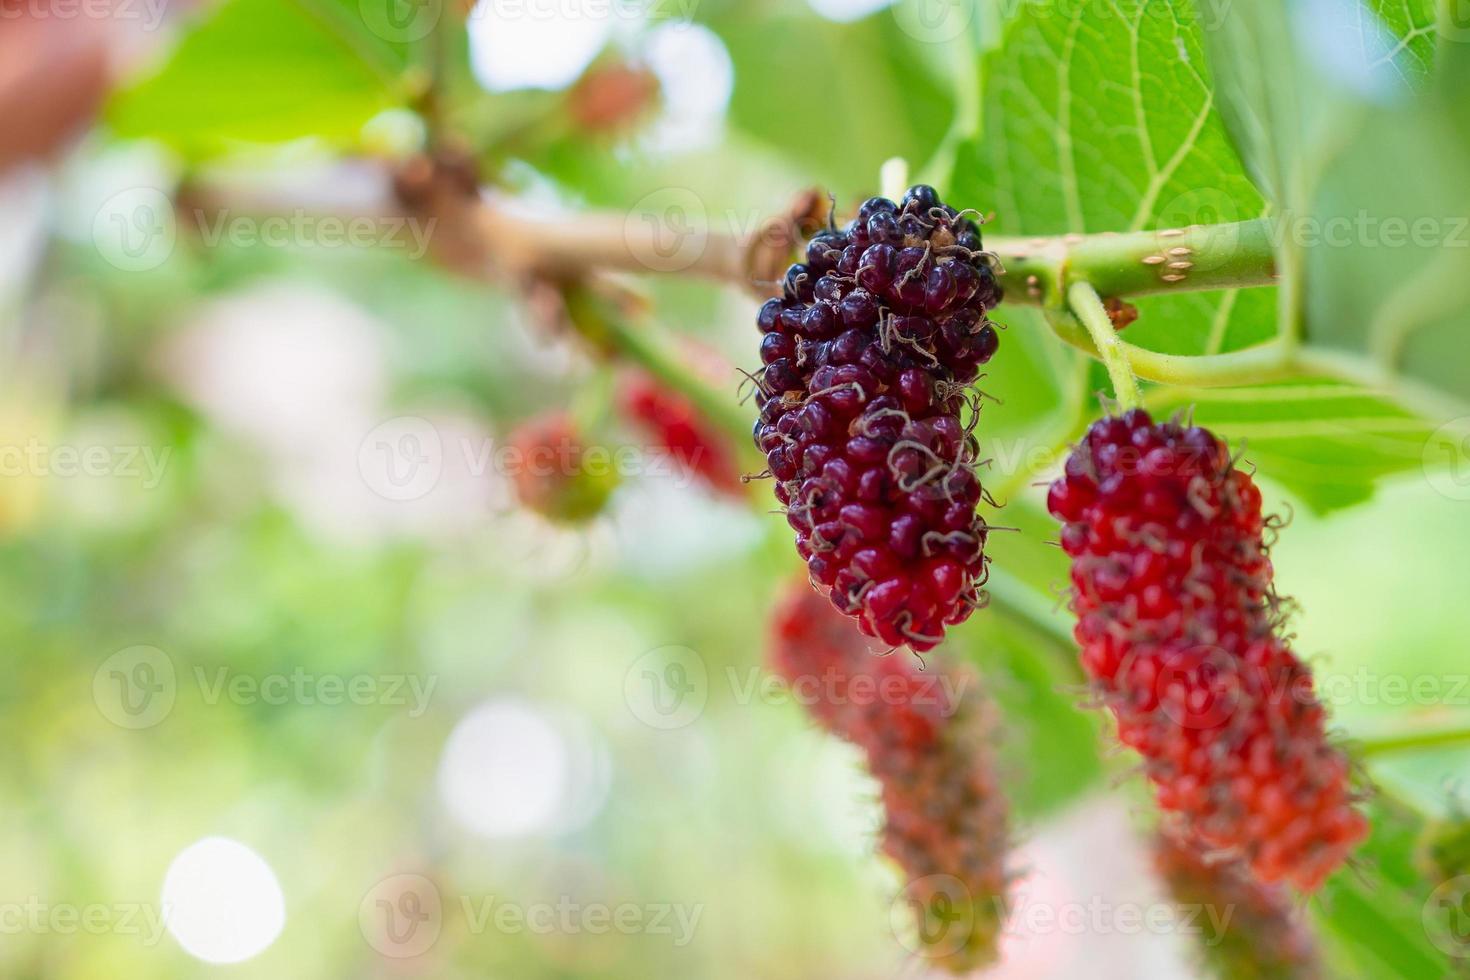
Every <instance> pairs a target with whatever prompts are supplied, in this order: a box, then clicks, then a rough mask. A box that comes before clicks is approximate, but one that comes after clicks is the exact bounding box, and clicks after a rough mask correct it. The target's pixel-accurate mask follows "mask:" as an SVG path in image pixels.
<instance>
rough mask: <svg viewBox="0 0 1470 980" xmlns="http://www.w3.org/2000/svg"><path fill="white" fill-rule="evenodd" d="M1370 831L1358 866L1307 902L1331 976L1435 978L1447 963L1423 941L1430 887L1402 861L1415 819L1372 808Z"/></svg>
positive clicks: (1381, 805)
mask: <svg viewBox="0 0 1470 980" xmlns="http://www.w3.org/2000/svg"><path fill="white" fill-rule="evenodd" d="M1370 816H1371V818H1372V823H1373V832H1372V835H1371V836H1370V837H1369V839H1368V841H1367V842H1366V843H1365V844H1364V845H1363V846H1362V847H1361V848H1359V850H1358V853H1357V860H1358V861H1359V862H1360V864H1361V867H1362V869H1363V870H1362V871H1361V872H1360V873H1359V874H1354V873H1353V872H1351V871H1347V872H1339V873H1338V874H1336V875H1334V876H1333V877H1332V878H1331V879H1330V880H1329V881H1328V882H1327V884H1326V885H1324V886H1323V888H1322V891H1321V893H1320V895H1319V896H1318V897H1317V898H1316V899H1315V900H1314V901H1313V903H1312V907H1313V910H1314V913H1315V916H1314V917H1315V919H1316V920H1317V922H1318V924H1319V925H1320V926H1321V928H1322V931H1323V933H1324V935H1325V937H1326V938H1327V940H1328V942H1329V950H1328V952H1329V962H1332V961H1335V962H1333V963H1332V965H1333V966H1334V967H1335V969H1334V970H1333V972H1332V973H1331V975H1332V976H1373V977H1379V976H1400V977H1438V976H1447V975H1449V970H1450V963H1449V961H1448V959H1447V957H1445V956H1444V955H1443V954H1442V953H1441V952H1439V951H1438V950H1436V949H1435V948H1434V946H1433V945H1431V943H1430V942H1429V938H1428V936H1427V934H1426V932H1425V929H1424V920H1423V908H1424V902H1425V900H1426V899H1427V898H1428V895H1429V891H1430V889H1431V887H1432V886H1430V885H1427V884H1425V882H1424V881H1423V879H1422V877H1420V876H1419V875H1418V874H1417V873H1416V872H1415V871H1414V870H1413V868H1412V867H1411V866H1410V865H1409V863H1408V861H1407V860H1406V856H1407V855H1408V854H1409V853H1411V851H1412V849H1413V844H1414V840H1415V834H1416V833H1417V830H1418V825H1419V821H1418V820H1417V819H1416V818H1415V817H1414V815H1413V814H1411V813H1408V812H1407V811H1405V810H1403V809H1402V808H1400V807H1397V806H1393V805H1391V804H1388V803H1384V802H1380V803H1377V804H1375V805H1374V806H1373V807H1372V810H1371V813H1370Z"/></svg>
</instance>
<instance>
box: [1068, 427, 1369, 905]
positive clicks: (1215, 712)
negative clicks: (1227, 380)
mask: <svg viewBox="0 0 1470 980" xmlns="http://www.w3.org/2000/svg"><path fill="white" fill-rule="evenodd" d="M1047 505H1048V508H1049V509H1050V510H1051V513H1052V514H1053V515H1054V516H1055V517H1057V518H1058V519H1060V520H1061V521H1063V522H1064V526H1063V528H1062V539H1061V543H1062V548H1063V549H1064V550H1065V551H1066V553H1067V554H1068V555H1070V556H1071V558H1072V584H1073V586H1074V587H1075V595H1074V597H1073V600H1072V606H1073V609H1074V610H1075V611H1076V613H1077V617H1078V620H1077V628H1076V636H1077V642H1078V643H1079V644H1080V645H1081V647H1082V664H1083V666H1084V668H1085V669H1086V670H1087V673H1088V674H1089V676H1090V677H1091V678H1092V679H1093V681H1094V684H1095V687H1096V688H1097V690H1098V691H1099V693H1100V694H1101V696H1102V698H1103V700H1104V702H1105V703H1106V704H1107V705H1108V707H1109V708H1111V709H1112V711H1113V713H1114V715H1115V716H1116V717H1117V720H1118V736H1119V738H1120V739H1121V740H1122V741H1123V742H1124V743H1125V744H1126V745H1129V746H1131V747H1132V748H1134V749H1136V750H1137V751H1138V752H1139V753H1140V754H1141V755H1142V756H1143V758H1144V760H1145V764H1146V770H1147V772H1148V775H1149V778H1150V779H1151V780H1152V782H1153V784H1154V787H1155V789H1156V792H1157V795H1158V800H1159V805H1160V806H1162V807H1163V808H1164V809H1166V810H1169V811H1173V812H1175V813H1177V814H1179V815H1180V816H1181V817H1182V818H1183V822H1184V825H1185V829H1186V831H1187V832H1188V833H1190V834H1191V835H1192V836H1193V837H1195V838H1197V839H1199V840H1201V841H1202V842H1203V843H1205V844H1206V845H1208V846H1210V847H1213V848H1217V849H1220V850H1222V851H1227V852H1232V853H1237V854H1239V855H1240V856H1242V857H1243V858H1244V859H1245V860H1246V862H1247V863H1248V864H1249V865H1250V867H1251V869H1252V871H1253V872H1254V873H1255V874H1256V876H1257V877H1259V878H1260V879H1261V880H1263V881H1267V882H1273V881H1278V880H1283V879H1284V880H1287V881H1290V882H1292V883H1294V884H1295V885H1297V886H1298V887H1300V888H1303V889H1307V890H1310V889H1313V888H1315V887H1316V886H1318V885H1319V884H1321V883H1322V881H1323V879H1324V878H1326V877H1327V875H1328V874H1329V873H1330V872H1331V871H1332V870H1333V869H1335V868H1336V867H1337V866H1338V865H1339V864H1341V863H1342V861H1343V860H1344V859H1345V858H1346V857H1347V855H1348V853H1349V851H1351V849H1352V848H1353V846H1354V845H1355V844H1357V842H1358V841H1360V840H1361V839H1362V838H1363V836H1364V834H1365V833H1366V830H1367V823H1366V821H1365V820H1364V818H1363V816H1362V814H1360V813H1359V812H1358V811H1357V810H1355V809H1354V808H1353V802H1354V797H1353V792H1352V790H1351V788H1350V786H1349V775H1350V773H1349V764H1348V760H1347V758H1346V756H1344V755H1343V754H1342V753H1341V752H1340V751H1338V750H1337V749H1336V748H1334V747H1333V746H1332V745H1330V744H1329V743H1328V742H1327V739H1326V736H1325V734H1324V731H1323V727H1324V721H1325V719H1324V712H1323V708H1322V706H1321V704H1320V703H1318V701H1317V699H1316V696H1315V694H1314V693H1313V689H1312V677H1311V673H1310V672H1309V671H1308V670H1307V668H1306V667H1305V666H1304V665H1303V664H1302V663H1301V662H1300V661H1299V660H1297V659H1296V657H1295V656H1293V655H1292V652H1291V650H1290V648H1289V647H1288V644H1287V639H1286V637H1285V636H1284V635H1283V633H1282V630H1281V602H1280V600H1279V599H1278V597H1277V595H1276V593H1275V590H1274V588H1273V586H1272V569H1271V562H1270V560H1269V558H1268V556H1267V545H1266V543H1265V541H1264V533H1265V531H1266V528H1267V523H1266V521H1265V520H1264V519H1263V518H1262V516H1261V493H1260V491H1259V490H1258V489H1257V488H1256V486H1255V484H1254V482H1252V480H1251V477H1250V475H1249V474H1247V473H1246V472H1244V471H1242V470H1239V469H1237V468H1236V467H1235V465H1234V461H1233V460H1232V459H1231V458H1230V454H1229V453H1228V452H1227V450H1226V447H1225V444H1224V443H1223V442H1221V441H1220V440H1219V439H1217V438H1215V436H1214V435H1212V434H1211V433H1210V432H1208V431H1207V430H1205V429H1202V428H1197V427H1196V428H1183V427H1181V426H1179V425H1176V424H1174V423H1163V424H1157V425H1156V424H1154V422H1153V421H1152V419H1150V418H1149V416H1148V414H1147V413H1146V412H1143V411H1142V410H1138V409H1134V410H1132V411H1129V412H1128V413H1126V414H1124V415H1123V416H1121V417H1112V418H1105V419H1102V420H1100V421H1098V422H1096V423H1095V424H1094V425H1093V426H1092V428H1091V429H1090V430H1089V431H1088V433H1087V435H1086V436H1085V437H1084V438H1083V439H1082V441H1081V442H1080V443H1079V444H1078V446H1077V448H1076V449H1075V451H1074V452H1073V453H1072V455H1071V457H1070V458H1069V459H1068V460H1067V464H1066V472H1065V474H1064V475H1063V476H1062V477H1061V478H1059V479H1058V480H1057V481H1056V482H1055V483H1053V484H1052V486H1051V490H1050V493H1049V496H1048V498H1047Z"/></svg>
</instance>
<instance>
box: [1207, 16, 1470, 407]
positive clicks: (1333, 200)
mask: <svg viewBox="0 0 1470 980" xmlns="http://www.w3.org/2000/svg"><path fill="white" fill-rule="evenodd" d="M1201 8H1202V10H1203V11H1205V12H1206V13H1205V16H1204V20H1205V21H1206V22H1207V23H1210V24H1211V29H1210V30H1209V31H1208V32H1207V38H1208V41H1209V49H1210V55H1211V64H1212V67H1213V69H1214V71H1215V74H1216V76H1217V77H1218V78H1219V95H1220V102H1221V106H1222V112H1223V114H1224V117H1225V119H1226V121H1227V123H1228V124H1229V127H1230V131H1231V134H1232V136H1233V137H1234V140H1235V142H1236V145H1237V147H1238V148H1239V150H1240V153H1241V156H1242V157H1243V158H1244V160H1245V161H1246V163H1247V166H1248V167H1249V168H1250V170H1251V173H1252V175H1253V176H1254V177H1255V178H1256V180H1257V182H1258V183H1259V184H1260V186H1261V187H1262V189H1263V190H1265V191H1266V192H1267V193H1268V194H1269V195H1270V196H1271V198H1272V200H1273V206H1274V210H1275V213H1276V218H1277V222H1278V228H1277V234H1278V236H1279V242H1278V248H1277V252H1278V256H1279V259H1278V265H1279V267H1280V268H1281V270H1282V272H1283V275H1286V276H1288V277H1290V278H1291V279H1292V280H1294V281H1304V282H1305V292H1304V293H1303V294H1302V295H1301V298H1300V302H1294V303H1293V305H1292V307H1291V308H1289V309H1285V310H1283V316H1282V317H1281V321H1282V322H1283V323H1285V324H1290V325H1292V326H1293V327H1297V326H1299V327H1300V329H1301V330H1302V332H1303V333H1304V334H1305V335H1306V338H1307V339H1308V341H1309V342H1310V343H1311V344H1312V345H1313V346H1314V347H1317V348H1321V349H1323V350H1325V351H1326V352H1327V354H1326V358H1325V360H1320V361H1319V362H1318V363H1325V364H1327V365H1328V366H1330V367H1331V368H1332V369H1334V370H1335V371H1337V372H1338V373H1342V374H1347V375H1350V376H1356V377H1360V378H1362V379H1364V380H1365V381H1366V382H1369V383H1373V384H1375V385H1381V386H1383V387H1384V388H1385V389H1392V393H1393V395H1394V396H1395V397H1397V398H1399V399H1401V400H1403V401H1406V402H1408V403H1410V404H1413V405H1414V406H1415V407H1416V408H1417V409H1418V410H1419V411H1420V412H1421V413H1423V414H1425V415H1426V416H1427V417H1429V418H1431V419H1433V420H1434V421H1436V422H1444V421H1447V420H1449V419H1451V418H1453V417H1455V416H1458V415H1464V414H1467V412H1470V368H1467V366H1466V363H1465V359H1464V357H1463V356H1461V350H1462V344H1463V341H1462V336H1463V329H1464V326H1465V323H1464V322H1463V321H1464V310H1465V309H1466V307H1467V305H1470V217H1467V216H1470V192H1467V191H1466V188H1467V186H1470V184H1467V181H1470V145H1467V143H1466V141H1465V140H1464V139H1463V136H1462V135H1461V132H1462V125H1461V124H1462V122H1463V119H1462V118H1457V114H1458V113H1462V112H1463V109H1462V106H1463V104H1464V100H1463V98H1462V97H1461V96H1460V95H1459V94H1458V91H1457V90H1455V89H1453V88H1451V87H1448V86H1443V85H1441V86H1434V85H1431V84H1430V82H1431V81H1432V78H1431V73H1432V70H1433V58H1434V54H1435V51H1434V42H1435V37H1434V22H1435V18H1434V10H1433V5H1432V3H1431V2H1430V0H1373V2H1371V3H1370V2H1360V0H1333V2H1326V0H1324V2H1323V3H1321V4H1317V5H1314V6H1313V7H1312V9H1313V10H1314V11H1320V14H1321V16H1319V17H1318V18H1317V19H1315V20H1312V21H1310V22H1308V21H1307V19H1306V17H1305V16H1304V15H1303V14H1302V11H1303V10H1304V9H1306V8H1305V7H1300V6H1298V7H1293V6H1290V5H1283V4H1280V3H1278V2H1276V0H1207V2H1203V3H1202V4H1201ZM1456 53H1457V54H1458V52H1456ZM1388 174H1413V179H1412V180H1401V179H1393V180H1386V179H1384V178H1385V175H1388ZM1298 288H1300V287H1298ZM1311 359H1312V354H1311V353H1310V352H1309V356H1308V358H1307V360H1308V361H1309V362H1310V361H1311Z"/></svg>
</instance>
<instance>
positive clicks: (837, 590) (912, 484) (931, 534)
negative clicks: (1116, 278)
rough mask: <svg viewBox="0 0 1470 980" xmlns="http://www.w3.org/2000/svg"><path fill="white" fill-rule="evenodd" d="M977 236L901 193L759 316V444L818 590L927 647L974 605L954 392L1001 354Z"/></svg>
mask: <svg viewBox="0 0 1470 980" xmlns="http://www.w3.org/2000/svg"><path fill="white" fill-rule="evenodd" d="M999 300H1000V289H999V286H998V285H997V283H996V279H995V273H994V271H993V270H992V269H991V266H990V264H989V261H988V259H987V256H986V255H985V254H984V253H983V252H982V244H981V240H980V230H979V228H978V226H977V225H976V224H975V223H974V222H973V221H971V220H969V219H967V218H966V217H965V216H964V214H963V213H961V212H957V211H956V210H955V209H953V208H951V207H948V206H946V205H944V204H943V203H941V202H940V200H939V197H938V195H937V194H936V193H935V191H934V189H933V188H932V187H928V186H925V185H918V186H915V187H913V188H910V189H909V191H908V193H907V194H906V195H905V196H904V198H903V200H902V201H901V202H899V203H898V204H895V203H894V202H892V201H890V200H888V199H887V198H881V197H875V198H872V199H870V200H868V201H867V202H865V203H864V204H863V205H862V207H861V208H860V209H859V210H858V214H857V217H856V219H855V220H853V221H852V222H851V223H850V224H849V225H848V226H847V227H846V228H845V229H843V230H840V231H839V230H830V231H824V232H821V233H819V234H817V235H816V236H815V237H813V238H812V240H811V242H810V243H809V245H808V246H807V251H806V261H805V262H802V263H798V264H796V265H793V266H792V267H791V268H790V269H789V270H787V273H786V278H785V281H784V283H783V296H782V298H780V299H772V300H769V301H768V302H767V303H766V304H765V305H764V306H763V307H762V308H761V311H760V316H759V319H758V324H759V327H760V330H761V333H762V334H764V336H763V338H762V340H761V361H762V362H763V364H764V367H763V368H762V370H761V372H760V375H759V377H758V383H759V384H758V389H759V390H758V404H759V406H760V418H759V419H758V420H757V421H756V424H755V433H754V434H755V442H756V446H757V447H758V448H759V449H760V450H761V452H763V453H765V455H766V460H767V465H768V468H769V470H770V473H771V475H772V476H773V477H774V479H775V481H776V498H777V500H778V501H780V503H781V504H782V506H784V507H785V508H786V514H787V520H788V521H789V522H790V524H791V527H792V528H793V529H794V530H795V531H796V535H797V538H796V541H797V550H798V551H799V552H800V554H801V557H802V558H803V560H805V561H806V563H807V570H808V572H809V573H810V577H811V579H812V581H813V583H814V584H815V585H817V586H818V587H819V588H820V589H821V590H822V591H823V592H825V593H827V594H828V595H829V596H830V598H831V600H832V603H833V605H835V606H836V607H837V608H838V609H839V610H841V611H842V612H844V613H846V614H847V615H849V616H852V617H854V618H856V619H857V622H858V626H859V628H861V629H862V631H863V632H864V633H866V634H868V635H869V636H875V637H878V638H880V639H881V640H883V642H885V643H887V644H889V645H895V646H896V645H898V644H900V643H904V642H907V643H908V644H909V645H910V646H912V647H913V648H914V649H915V650H919V651H923V650H928V649H931V648H932V647H934V646H935V645H936V644H937V643H939V642H940V640H942V639H943V637H944V631H945V628H946V627H947V626H950V625H954V624H957V623H960V622H963V621H964V620H965V619H966V618H967V617H968V616H969V615H970V614H971V613H972V612H973V611H974V610H975V609H976V608H978V607H979V606H980V605H981V604H982V603H983V601H984V593H983V591H982V586H983V584H984V580H985V562H986V558H985V544H986V534H987V527H986V524H985V522H984V520H983V519H981V518H980V517H979V516H978V515H977V514H976V511H975V509H976V506H977V505H978V504H979V503H980V500H981V498H982V495H983V491H982V489H981V486H980V481H979V479H978V478H977V477H976V475H975V472H974V467H975V465H976V463H977V461H978V455H979V449H978V445H977V443H976V441H975V439H974V438H973V436H972V434H971V432H970V431H969V430H968V429H967V428H966V425H965V423H964V422H963V421H962V417H963V413H964V410H965V408H966V407H967V405H968V407H969V409H970V412H969V415H970V417H971V419H973V417H974V415H975V409H977V408H978V400H973V399H967V397H966V389H967V387H968V386H969V385H970V384H971V383H973V382H974V381H975V380H976V378H977V377H978V376H979V369H980V365H982V364H984V363H985V362H987V361H988V360H990V358H991V357H992V356H993V355H994V354H995V350H996V345H997V343H998V339H997V335H996V331H995V327H994V325H993V324H991V323H990V322H989V320H988V319H987V316H986V314H987V312H988V311H989V310H990V309H992V308H993V307H994V306H995V305H996V303H997V302H999Z"/></svg>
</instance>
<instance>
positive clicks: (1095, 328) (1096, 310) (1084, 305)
mask: <svg viewBox="0 0 1470 980" xmlns="http://www.w3.org/2000/svg"><path fill="white" fill-rule="evenodd" d="M1067 304H1068V306H1070V307H1071V309H1072V313H1073V315H1075V316H1076V317H1077V319H1078V320H1080V321H1081V322H1082V325H1083V326H1084V327H1086V328H1087V334H1088V336H1089V337H1091V338H1092V344H1093V346H1094V347H1095V348H1097V353H1098V356H1099V357H1101V358H1102V362H1103V366H1104V367H1106V368H1107V369H1108V378H1109V379H1110V380H1111V381H1112V383H1113V395H1114V397H1116V398H1117V399H1118V404H1119V406H1120V407H1122V408H1124V409H1129V408H1137V407H1138V405H1139V403H1140V402H1141V401H1142V400H1143V396H1142V395H1141V394H1140V393H1139V391H1138V381H1137V379H1135V378H1134V376H1133V368H1132V366H1131V365H1130V364H1129V363H1128V351H1127V349H1126V347H1125V345H1124V343H1123V341H1121V340H1119V339H1118V331H1117V330H1116V329H1114V327H1113V320H1112V317H1110V316H1108V311H1107V310H1106V309H1105V308H1104V307H1103V302H1102V297H1100V296H1099V295H1098V294H1097V290H1096V289H1094V288H1093V287H1092V284H1091V283H1087V282H1074V283H1073V284H1072V285H1071V287H1070V288H1069V289H1068V290H1067Z"/></svg>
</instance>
